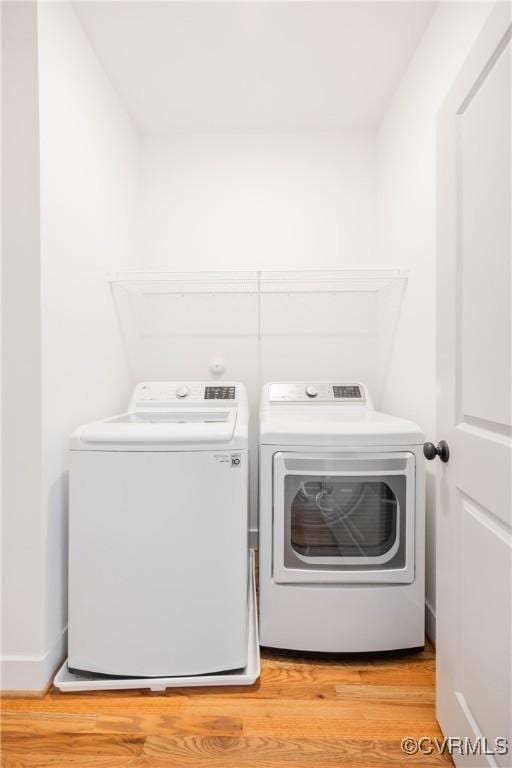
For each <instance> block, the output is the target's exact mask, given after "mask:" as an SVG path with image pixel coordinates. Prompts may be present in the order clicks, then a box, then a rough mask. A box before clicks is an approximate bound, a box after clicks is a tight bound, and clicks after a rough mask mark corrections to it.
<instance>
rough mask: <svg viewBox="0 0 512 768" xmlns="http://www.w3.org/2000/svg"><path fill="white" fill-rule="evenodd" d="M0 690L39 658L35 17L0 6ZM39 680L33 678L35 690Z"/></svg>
mask: <svg viewBox="0 0 512 768" xmlns="http://www.w3.org/2000/svg"><path fill="white" fill-rule="evenodd" d="M1 14H2V635H1V648H2V681H1V684H2V688H3V689H7V690H8V689H11V688H14V687H19V688H31V687H32V684H33V683H34V674H35V672H34V667H36V666H37V663H34V664H32V663H31V661H32V660H34V659H35V658H36V657H39V656H40V655H41V639H42V638H41V617H42V584H41V577H40V575H41V572H42V567H43V552H42V546H41V543H42V535H43V533H42V531H43V529H42V519H41V507H40V498H41V494H40V491H41V364H40V309H41V304H40V301H41V300H40V264H39V133H38V94H37V12H36V6H35V4H34V3H28V2H27V3H2V6H1ZM41 682H42V678H41V677H40V678H39V679H38V680H37V681H36V687H38V685H39V684H40V683H41Z"/></svg>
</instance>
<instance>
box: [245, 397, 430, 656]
mask: <svg viewBox="0 0 512 768" xmlns="http://www.w3.org/2000/svg"><path fill="white" fill-rule="evenodd" d="M423 442H424V436H423V434H422V432H421V430H420V429H419V427H418V426H417V425H416V424H414V423H412V422H410V421H406V420H405V419H399V418H396V417H394V416H390V415H388V414H384V413H380V412H378V411H375V410H374V408H373V405H372V402H371V399H370V395H369V393H368V390H367V388H366V387H365V386H364V385H363V384H361V383H358V382H337V383H330V382H329V383H327V382H320V383H313V382H292V383H286V382H285V383H271V384H267V385H265V387H264V388H263V393H262V399H261V407H260V457H259V473H260V493H259V502H260V503H259V509H260V549H259V558H260V569H259V583H260V593H259V594H260V641H261V644H262V645H264V646H272V647H278V648H288V649H294V650H302V651H327V652H361V651H384V650H392V649H401V648H412V647H421V646H423V644H424V611H425V603H424V582H425V577H424V567H425V566H424V546H425V533H424V526H425V522H424V493H425V488H424V459H423V452H422V449H423Z"/></svg>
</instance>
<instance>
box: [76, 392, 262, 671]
mask: <svg viewBox="0 0 512 768" xmlns="http://www.w3.org/2000/svg"><path fill="white" fill-rule="evenodd" d="M248 419H249V412H248V405H247V396H246V392H245V389H244V387H243V385H242V384H239V383H236V382H232V383H231V382H229V383H224V382H221V383H212V382H172V383H167V382H146V383H142V384H139V385H138V386H137V387H136V388H135V391H134V393H133V396H132V398H131V400H130V404H129V407H128V411H127V412H126V413H124V414H122V415H120V416H115V417H113V418H108V419H104V420H103V421H98V422H95V423H94V424H88V425H86V426H83V427H80V428H79V429H77V430H76V431H75V433H74V434H73V436H72V438H71V465H70V512H69V660H68V666H69V668H70V669H73V670H84V671H87V672H92V673H101V674H106V675H119V676H124V677H171V676H175V675H179V676H184V675H199V674H203V673H214V672H217V671H221V670H231V669H239V668H243V667H244V666H245V665H246V662H247V596H248V452H247V437H248Z"/></svg>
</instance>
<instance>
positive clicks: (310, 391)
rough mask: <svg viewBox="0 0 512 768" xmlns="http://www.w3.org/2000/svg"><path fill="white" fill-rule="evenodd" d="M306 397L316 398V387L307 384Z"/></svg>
mask: <svg viewBox="0 0 512 768" xmlns="http://www.w3.org/2000/svg"><path fill="white" fill-rule="evenodd" d="M306 395H307V396H308V397H318V389H317V388H316V387H312V386H311V384H308V386H307V387H306Z"/></svg>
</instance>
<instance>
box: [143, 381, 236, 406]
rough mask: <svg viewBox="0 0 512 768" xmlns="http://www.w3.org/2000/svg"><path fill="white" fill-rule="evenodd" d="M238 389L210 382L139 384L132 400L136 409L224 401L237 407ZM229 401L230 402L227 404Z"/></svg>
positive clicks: (229, 384)
mask: <svg viewBox="0 0 512 768" xmlns="http://www.w3.org/2000/svg"><path fill="white" fill-rule="evenodd" d="M237 396H238V389H237V385H236V384H232V383H227V384H225V383H221V384H212V383H211V382H208V381H201V382H199V381H184V382H182V381H178V382H174V381H150V382H142V383H141V384H137V386H136V387H135V390H134V392H133V394H132V398H131V402H130V404H131V406H132V407H135V408H154V407H157V406H158V407H160V408H162V407H163V408H165V407H171V406H173V407H175V406H179V405H181V404H183V405H192V406H194V405H197V404H199V403H203V404H205V401H213V402H211V405H214V404H215V401H216V402H218V401H220V400H222V401H223V402H224V403H225V404H226V405H230V404H232V405H235V404H236V402H237ZM226 401H229V402H226Z"/></svg>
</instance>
